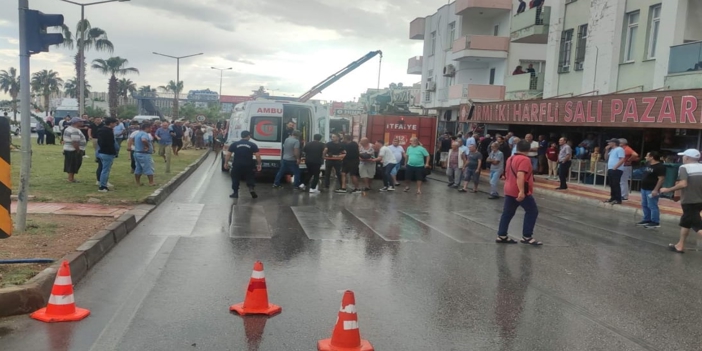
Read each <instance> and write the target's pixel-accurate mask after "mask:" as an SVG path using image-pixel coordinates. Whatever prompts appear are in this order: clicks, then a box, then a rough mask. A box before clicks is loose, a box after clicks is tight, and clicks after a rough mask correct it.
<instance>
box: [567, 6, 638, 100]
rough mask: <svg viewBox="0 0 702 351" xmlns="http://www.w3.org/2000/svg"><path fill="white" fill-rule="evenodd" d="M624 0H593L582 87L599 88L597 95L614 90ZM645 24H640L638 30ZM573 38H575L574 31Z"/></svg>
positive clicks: (619, 56)
mask: <svg viewBox="0 0 702 351" xmlns="http://www.w3.org/2000/svg"><path fill="white" fill-rule="evenodd" d="M625 11H626V1H620V0H592V1H591V2H590V19H589V21H588V25H587V28H588V36H587V46H586V48H585V63H584V69H585V72H584V74H583V82H582V91H583V92H584V93H585V92H589V91H593V90H599V92H598V95H603V94H609V93H613V92H615V91H617V90H618V89H617V84H618V81H619V64H620V63H621V52H622V35H623V34H624V29H623V26H624V12H625ZM643 28H644V26H642V25H640V26H639V31H640V32H641V31H642V30H641V29H643ZM573 39H574V40H576V39H577V29H576V33H574V34H573Z"/></svg>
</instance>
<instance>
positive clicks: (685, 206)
mask: <svg viewBox="0 0 702 351" xmlns="http://www.w3.org/2000/svg"><path fill="white" fill-rule="evenodd" d="M678 156H682V159H683V165H682V166H680V169H679V170H678V182H677V184H675V185H674V186H672V187H670V188H661V192H662V193H669V192H675V191H678V190H680V204H681V207H682V211H683V214H682V216H681V217H680V224H679V225H680V241H678V243H677V244H674V245H673V244H669V245H668V249H670V250H671V251H674V252H677V253H684V252H685V239H687V236H688V235H689V234H690V229H693V230H694V231H696V232H697V233H698V234H702V218H701V217H700V211H702V164H700V152H699V151H697V150H696V149H687V150H685V151H684V152H681V153H679V154H678ZM673 199H674V200H676V201H677V196H674V197H673Z"/></svg>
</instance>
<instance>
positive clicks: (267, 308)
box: [229, 261, 282, 316]
mask: <svg viewBox="0 0 702 351" xmlns="http://www.w3.org/2000/svg"><path fill="white" fill-rule="evenodd" d="M229 310H230V311H234V312H236V313H238V314H240V315H242V316H245V315H247V314H266V315H269V316H272V315H274V314H276V313H280V311H282V308H280V306H277V305H274V304H272V303H268V289H267V288H266V276H265V274H264V273H263V263H261V261H256V263H254V269H253V273H251V280H249V287H248V289H247V290H246V298H245V299H244V302H242V303H238V304H236V305H232V306H231V307H229Z"/></svg>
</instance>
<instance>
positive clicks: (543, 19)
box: [510, 6, 551, 44]
mask: <svg viewBox="0 0 702 351" xmlns="http://www.w3.org/2000/svg"><path fill="white" fill-rule="evenodd" d="M550 21H551V7H549V6H541V7H535V8H533V9H529V10H528V11H524V12H522V13H520V14H518V15H516V16H514V18H513V19H512V27H511V30H510V32H511V33H512V41H516V42H525V43H541V44H545V43H546V42H547V40H548V25H549V24H550Z"/></svg>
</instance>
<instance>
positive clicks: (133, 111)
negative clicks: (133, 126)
mask: <svg viewBox="0 0 702 351" xmlns="http://www.w3.org/2000/svg"><path fill="white" fill-rule="evenodd" d="M137 114H138V111H137V107H136V106H135V105H122V106H120V107H118V108H117V118H120V119H132V118H134V116H136V115H137Z"/></svg>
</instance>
